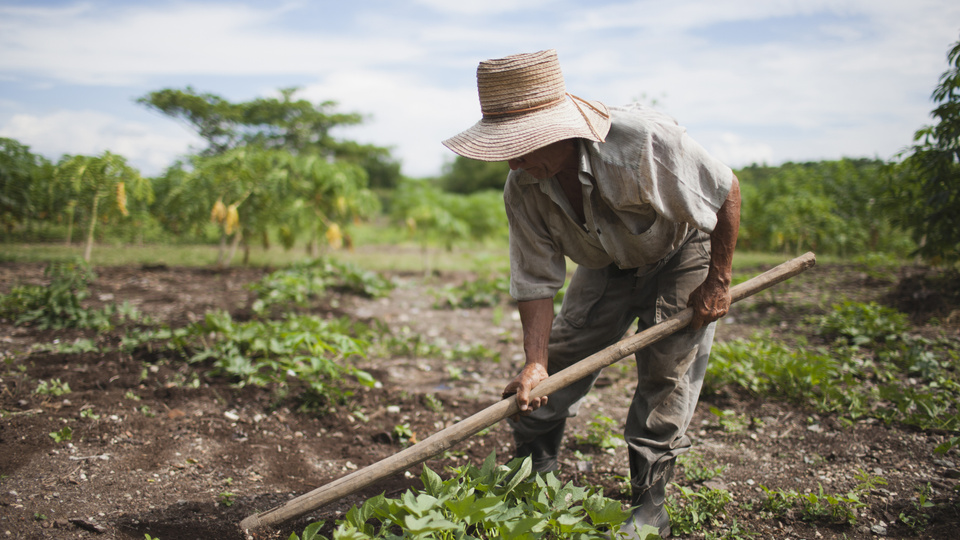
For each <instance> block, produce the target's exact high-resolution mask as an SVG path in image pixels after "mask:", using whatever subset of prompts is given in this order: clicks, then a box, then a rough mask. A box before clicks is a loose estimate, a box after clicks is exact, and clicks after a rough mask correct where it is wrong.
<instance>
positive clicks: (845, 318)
mask: <svg viewBox="0 0 960 540" xmlns="http://www.w3.org/2000/svg"><path fill="white" fill-rule="evenodd" d="M815 323H816V326H817V328H818V332H819V333H820V334H821V335H824V336H838V337H841V338H843V339H845V340H847V341H849V342H850V343H851V344H853V345H865V344H869V343H882V342H885V341H893V340H896V339H899V338H900V337H902V336H903V334H905V333H906V332H907V330H909V327H910V326H909V321H908V320H907V316H906V315H904V314H903V313H900V312H898V311H897V310H895V309H892V308H888V307H886V306H881V305H879V304H877V303H876V302H870V303H866V304H864V303H862V302H852V301H845V302H842V303H840V304H835V305H834V306H833V309H832V311H831V312H830V313H828V314H827V315H824V316H822V317H819V318H818V319H816V320H815Z"/></svg>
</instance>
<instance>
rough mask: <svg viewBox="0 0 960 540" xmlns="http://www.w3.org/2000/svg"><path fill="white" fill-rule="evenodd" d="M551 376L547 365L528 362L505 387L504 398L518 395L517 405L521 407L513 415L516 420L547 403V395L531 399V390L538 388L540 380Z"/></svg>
mask: <svg viewBox="0 0 960 540" xmlns="http://www.w3.org/2000/svg"><path fill="white" fill-rule="evenodd" d="M549 376H550V375H549V374H548V373H547V368H546V367H544V366H542V365H540V364H532V363H531V364H527V365H525V366H523V369H522V370H521V371H520V373H519V374H517V376H516V377H514V378H513V380H512V381H510V383H509V384H507V386H506V388H504V389H503V398H504V399H506V398H507V397H509V396H511V395H513V394H516V395H517V405H518V406H519V407H520V412H519V413H518V414H515V415H513V416H512V417H511V418H512V419H513V420H514V421H516V420H518V419H519V418H520V417H521V416H527V415H528V414H530V413H532V412H533V411H535V410H537V409H539V408H540V407H542V406H544V405H546V404H547V396H541V397H536V398H532V399H531V398H530V391H531V390H533V389H534V388H536V386H537V385H538V384H540V381H542V380H544V379H546V378H547V377H549Z"/></svg>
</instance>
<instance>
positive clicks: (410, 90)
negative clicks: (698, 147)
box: [0, 0, 960, 177]
mask: <svg viewBox="0 0 960 540" xmlns="http://www.w3.org/2000/svg"><path fill="white" fill-rule="evenodd" d="M958 39H960V2H956V0H911V1H909V2H908V1H906V0H749V1H748V0H729V1H724V0H677V1H673V2H664V1H662V0H653V1H648V0H639V1H590V2H584V1H576V0H530V1H525V2H521V1H519V0H484V1H474V0H408V1H386V0H354V1H352V2H344V1H342V0H337V1H313V2H308V1H305V0H302V1H286V2H285V1H283V0H279V1H278V0H271V1H263V2H258V1H252V0H231V1H222V2H218V1H205V2H200V1H187V0H181V1H164V0H159V1H151V2H142V1H141V2H137V1H129V0H128V1H101V0H87V1H72V0H70V1H43V0H30V1H8V0H0V136H2V137H10V138H14V139H17V140H19V141H21V142H23V143H24V144H27V145H29V146H30V147H31V148H32V150H33V151H34V152H37V153H40V154H43V155H45V156H47V157H49V158H51V159H54V160H56V159H58V158H59V157H60V156H61V155H63V154H96V153H100V152H102V151H104V150H110V151H112V152H116V153H119V154H121V155H123V156H125V157H127V158H128V160H130V162H131V163H132V164H133V165H135V166H137V167H138V168H139V169H140V170H141V171H142V172H143V173H144V174H147V175H154V174H158V173H159V172H161V171H162V170H163V168H164V167H166V166H167V165H169V164H170V163H172V162H173V161H174V160H175V159H176V158H177V157H178V156H181V155H183V154H185V153H187V152H189V151H190V149H191V146H193V147H196V146H197V145H199V144H200V141H199V140H198V139H197V138H196V137H195V136H194V135H193V134H192V133H191V132H190V131H189V130H188V129H187V128H185V127H184V126H182V125H180V124H178V123H177V122H175V121H173V120H171V119H169V118H166V117H163V116H161V115H159V114H157V113H154V112H152V111H150V110H148V109H146V108H145V107H143V106H141V105H137V104H136V103H135V100H136V99H137V98H138V97H140V96H143V95H145V94H146V93H148V92H150V91H153V90H159V89H161V88H171V87H172V88H183V87H186V86H187V85H191V86H193V87H194V88H195V89H196V90H199V91H203V92H211V93H214V94H219V95H221V96H223V97H225V98H227V99H230V100H234V101H246V100H249V99H253V98H256V97H258V96H267V95H275V94H276V92H277V89H279V88H284V87H290V86H298V87H301V88H302V90H301V92H300V94H299V95H300V96H301V97H304V98H307V99H310V100H311V101H314V102H319V101H326V100H333V101H336V102H338V103H339V104H340V110H342V111H345V112H346V111H349V112H359V113H362V114H364V115H366V116H367V121H366V122H365V123H364V124H363V125H362V126H357V127H350V128H345V129H343V130H342V131H341V132H339V133H338V134H339V135H340V136H342V137H345V138H350V139H354V140H358V141H360V142H368V143H373V144H378V145H382V146H388V147H391V148H392V149H393V151H394V155H395V156H396V157H398V158H399V159H400V160H401V161H402V164H403V171H404V173H405V174H407V175H409V176H415V177H419V176H430V175H436V174H439V172H440V170H441V167H442V165H443V164H444V163H445V162H447V161H449V160H452V158H453V155H452V154H451V153H450V152H449V151H448V150H446V148H444V147H443V146H442V145H441V144H440V141H441V140H443V139H445V138H447V137H449V136H451V135H453V134H455V133H457V132H459V131H461V130H463V129H466V128H467V127H469V126H470V125H472V124H473V123H474V122H475V121H476V120H477V119H478V118H479V103H478V100H477V94H476V78H475V73H476V66H477V63H478V62H479V61H480V60H483V59H486V58H497V57H502V56H506V55H510V54H515V53H520V52H530V51H536V50H542V49H548V48H553V49H557V51H558V54H559V56H560V61H561V64H562V66H563V70H564V74H565V77H566V81H567V89H568V91H570V92H571V93H574V94H577V95H579V96H582V97H584V98H589V99H598V100H601V101H604V102H605V103H608V104H611V105H616V104H621V103H627V102H629V101H634V100H639V101H642V102H645V103H648V104H650V103H655V104H656V106H657V107H658V108H660V109H662V110H664V111H666V112H667V113H669V114H671V115H673V116H674V117H675V118H677V119H678V121H679V122H680V123H681V124H682V125H684V126H685V127H686V128H687V130H688V131H689V132H690V133H691V135H693V136H694V138H696V139H697V140H699V141H700V142H701V143H702V144H703V145H704V146H705V147H706V148H707V149H708V150H710V151H711V152H713V153H714V154H715V155H717V156H719V157H720V158H722V159H724V160H725V161H726V162H727V163H728V164H730V165H731V166H733V167H741V166H745V165H749V164H750V163H768V164H779V163H782V162H785V161H806V160H820V159H837V158H840V157H867V158H874V157H877V158H881V159H890V158H891V157H892V156H893V155H894V154H895V153H896V152H898V151H900V150H902V149H903V148H904V147H905V146H907V145H909V144H910V142H911V138H912V135H913V132H914V131H915V130H916V129H918V128H919V127H921V126H922V125H924V124H926V123H928V122H929V121H930V119H929V112H930V110H931V109H932V108H933V104H932V102H931V101H930V97H929V96H930V92H931V91H932V90H933V87H934V85H935V84H936V82H937V78H938V77H939V75H940V74H941V73H942V72H943V71H944V70H945V69H946V67H947V66H946V52H947V50H948V49H949V47H950V46H951V45H952V44H953V43H955V42H956V41H957V40H958Z"/></svg>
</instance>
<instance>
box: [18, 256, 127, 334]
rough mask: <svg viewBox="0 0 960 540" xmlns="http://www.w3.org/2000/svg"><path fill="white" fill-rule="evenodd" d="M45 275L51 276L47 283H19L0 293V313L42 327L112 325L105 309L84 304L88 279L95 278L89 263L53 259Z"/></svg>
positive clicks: (19, 323)
mask: <svg viewBox="0 0 960 540" xmlns="http://www.w3.org/2000/svg"><path fill="white" fill-rule="evenodd" d="M44 276H45V277H47V278H48V279H49V280H50V283H49V284H48V285H18V286H15V287H13V288H12V289H11V290H10V292H9V293H8V294H5V295H0V317H5V318H9V319H12V320H13V321H14V324H16V325H18V326H19V325H26V324H35V325H36V326H37V327H38V328H41V329H47V328H51V329H62V328H98V329H107V328H109V327H110V319H109V315H108V314H107V313H106V312H104V311H103V310H91V309H86V308H84V307H83V306H82V305H81V302H82V301H83V300H84V299H86V298H87V297H88V296H89V295H90V293H89V291H88V289H87V286H88V284H89V282H90V281H91V280H92V279H94V278H95V276H94V274H93V272H92V271H91V270H90V267H89V266H88V265H87V264H86V263H84V262H83V261H80V260H76V261H70V262H54V263H50V265H48V266H47V268H46V270H45V271H44Z"/></svg>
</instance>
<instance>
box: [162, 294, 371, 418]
mask: <svg viewBox="0 0 960 540" xmlns="http://www.w3.org/2000/svg"><path fill="white" fill-rule="evenodd" d="M368 332H369V328H368V327H366V326H364V325H361V324H355V323H353V322H352V321H349V320H348V319H321V318H319V317H314V316H309V315H288V316H287V317H286V318H285V319H283V320H279V321H259V320H254V321H248V322H242V323H241V322H236V321H234V320H233V319H232V318H231V317H230V314H229V313H226V312H219V311H218V312H208V313H207V314H206V317H205V318H204V320H203V321H201V322H198V323H195V324H193V325H191V326H190V327H188V328H187V329H185V330H184V331H182V332H178V333H177V334H176V335H175V340H174V341H175V346H176V345H177V344H179V346H181V347H183V348H184V350H186V349H187V348H192V347H196V348H197V349H198V350H197V352H195V353H194V354H192V355H191V356H189V360H190V361H191V362H205V361H210V362H211V363H212V367H213V369H212V374H215V375H216V374H222V375H227V376H230V377H235V378H237V379H238V380H239V384H241V385H246V384H253V385H260V386H269V385H275V386H278V387H287V386H288V385H289V384H290V382H291V381H296V382H297V384H299V385H302V386H303V390H304V391H303V393H302V394H301V395H300V399H301V401H302V402H303V406H304V407H307V408H314V407H316V406H318V405H322V404H324V403H327V402H330V401H337V402H343V401H344V400H345V399H346V398H347V397H349V396H350V395H352V392H351V391H350V390H349V389H347V387H346V385H345V380H344V379H345V377H352V378H353V379H355V380H356V381H357V382H359V383H361V384H363V385H365V386H369V387H372V386H374V385H375V384H376V381H375V380H374V379H373V377H371V376H370V374H369V373H367V372H366V371H363V370H361V369H359V368H357V367H356V366H354V365H352V363H351V359H355V358H362V357H364V356H365V354H366V347H367V343H366V341H364V340H362V339H360V338H357V337H354V336H356V335H357V334H361V335H363V334H366V333H368Z"/></svg>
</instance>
